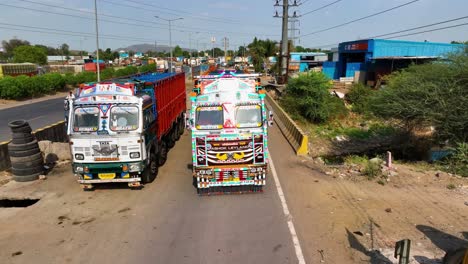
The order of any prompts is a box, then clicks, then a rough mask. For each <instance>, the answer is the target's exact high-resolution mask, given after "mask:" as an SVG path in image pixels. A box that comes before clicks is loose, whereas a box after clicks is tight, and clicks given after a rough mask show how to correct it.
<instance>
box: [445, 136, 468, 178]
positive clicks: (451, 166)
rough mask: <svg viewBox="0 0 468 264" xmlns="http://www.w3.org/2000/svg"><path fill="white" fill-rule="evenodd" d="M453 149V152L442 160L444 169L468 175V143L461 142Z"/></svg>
mask: <svg viewBox="0 0 468 264" xmlns="http://www.w3.org/2000/svg"><path fill="white" fill-rule="evenodd" d="M451 150H452V154H451V155H449V156H448V157H447V158H445V159H444V160H443V161H441V163H442V165H443V168H444V170H446V171H448V172H450V173H454V174H458V175H460V176H463V177H468V143H459V144H457V146H456V147H454V148H452V149H451Z"/></svg>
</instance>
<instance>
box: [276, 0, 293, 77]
mask: <svg viewBox="0 0 468 264" xmlns="http://www.w3.org/2000/svg"><path fill="white" fill-rule="evenodd" d="M279 1H280V0H276V3H275V5H274V6H275V7H280V6H281V7H283V15H282V16H279V14H278V11H276V14H275V15H274V17H281V18H282V19H283V24H282V32H281V33H282V34H281V52H280V62H281V64H280V65H281V66H280V76H281V79H280V80H279V81H280V82H281V83H286V82H287V79H288V60H289V49H288V47H289V39H288V29H289V27H288V22H289V13H288V12H289V7H297V6H298V4H297V0H294V3H293V4H292V5H289V1H288V0H283V4H282V5H280V4H279ZM295 17H297V16H296V12H294V16H293V18H295Z"/></svg>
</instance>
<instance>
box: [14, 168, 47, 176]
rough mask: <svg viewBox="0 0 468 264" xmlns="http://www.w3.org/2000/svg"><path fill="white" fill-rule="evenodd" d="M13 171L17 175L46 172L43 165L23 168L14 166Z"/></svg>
mask: <svg viewBox="0 0 468 264" xmlns="http://www.w3.org/2000/svg"><path fill="white" fill-rule="evenodd" d="M11 172H12V173H13V175H15V176H29V175H33V174H36V173H43V172H44V166H42V165H41V166H36V167H32V168H21V169H20V168H15V167H12V168H11Z"/></svg>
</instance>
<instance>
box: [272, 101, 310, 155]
mask: <svg viewBox="0 0 468 264" xmlns="http://www.w3.org/2000/svg"><path fill="white" fill-rule="evenodd" d="M265 98H266V103H267V107H268V108H269V109H270V110H272V111H273V114H274V117H273V118H274V120H275V123H276V124H277V125H278V127H279V129H280V130H281V133H283V135H284V136H285V137H286V139H287V140H288V142H289V144H291V146H292V147H293V149H294V151H296V155H307V154H308V153H309V149H308V144H309V137H308V136H307V135H306V134H305V133H304V132H303V131H302V129H301V128H300V127H299V126H298V125H297V124H296V123H295V122H294V121H293V120H292V119H291V117H289V116H288V114H287V113H286V112H285V111H284V110H283V108H281V106H279V104H278V103H277V102H275V100H274V99H273V98H271V96H270V95H268V94H267V95H266V97H265Z"/></svg>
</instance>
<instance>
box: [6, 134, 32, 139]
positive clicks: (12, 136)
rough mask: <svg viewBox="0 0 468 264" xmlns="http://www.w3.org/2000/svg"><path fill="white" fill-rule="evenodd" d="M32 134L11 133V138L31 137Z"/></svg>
mask: <svg viewBox="0 0 468 264" xmlns="http://www.w3.org/2000/svg"><path fill="white" fill-rule="evenodd" d="M32 136H33V135H32V134H31V133H13V134H11V138H12V139H16V138H24V137H32Z"/></svg>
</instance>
